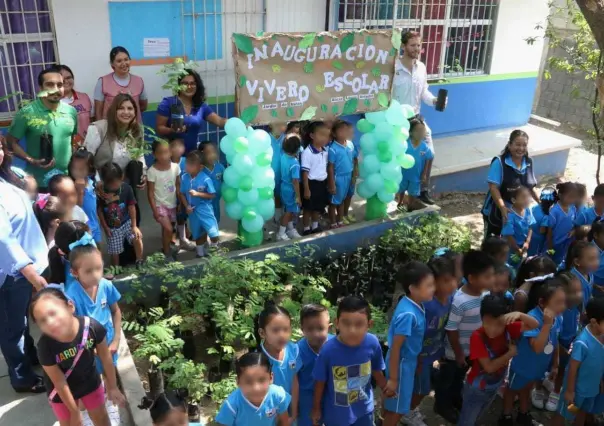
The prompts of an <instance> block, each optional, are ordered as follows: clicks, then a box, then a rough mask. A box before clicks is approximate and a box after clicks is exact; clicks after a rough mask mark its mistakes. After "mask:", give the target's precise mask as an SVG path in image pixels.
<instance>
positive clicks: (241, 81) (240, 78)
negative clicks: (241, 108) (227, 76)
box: [239, 75, 247, 87]
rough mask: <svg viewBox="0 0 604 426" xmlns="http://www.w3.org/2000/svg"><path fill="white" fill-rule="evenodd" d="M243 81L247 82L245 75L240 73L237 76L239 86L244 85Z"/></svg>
mask: <svg viewBox="0 0 604 426" xmlns="http://www.w3.org/2000/svg"><path fill="white" fill-rule="evenodd" d="M245 83H247V77H246V76H244V75H240V76H239V87H243V86H245Z"/></svg>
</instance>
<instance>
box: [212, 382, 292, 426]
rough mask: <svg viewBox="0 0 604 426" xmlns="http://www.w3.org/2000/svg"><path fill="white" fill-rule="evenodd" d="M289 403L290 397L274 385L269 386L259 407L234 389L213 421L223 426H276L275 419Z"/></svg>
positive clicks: (284, 410) (285, 409) (283, 411)
mask: <svg viewBox="0 0 604 426" xmlns="http://www.w3.org/2000/svg"><path fill="white" fill-rule="evenodd" d="M290 402H291V396H290V395H289V394H288V393H287V392H285V390H283V388H282V387H281V386H277V385H275V384H272V385H270V386H269V388H268V393H267V394H266V396H265V397H264V399H263V400H262V404H260V406H259V407H256V406H255V405H254V404H252V403H251V402H250V401H248V399H247V398H246V397H245V396H244V395H243V393H242V392H241V390H240V389H236V390H235V391H233V392H232V393H231V394H230V395H229V396H228V397H227V399H225V400H224V402H223V403H222V406H221V407H220V410H219V411H218V414H217V415H216V419H215V421H216V423H219V424H221V425H225V426H276V425H277V418H278V417H279V415H281V414H283V413H285V412H286V411H287V409H288V407H289V404H290Z"/></svg>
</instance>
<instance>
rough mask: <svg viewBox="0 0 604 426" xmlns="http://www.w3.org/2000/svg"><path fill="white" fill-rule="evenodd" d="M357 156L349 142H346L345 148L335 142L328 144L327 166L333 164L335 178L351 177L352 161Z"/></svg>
mask: <svg viewBox="0 0 604 426" xmlns="http://www.w3.org/2000/svg"><path fill="white" fill-rule="evenodd" d="M357 156H358V154H357V151H356V150H355V149H354V144H353V143H352V142H351V141H346V146H344V145H342V144H340V143H338V142H336V141H333V142H332V143H331V144H329V150H328V154H327V161H328V162H329V164H333V167H334V173H335V175H336V176H341V175H343V176H346V175H351V174H352V171H353V170H354V160H355V158H357Z"/></svg>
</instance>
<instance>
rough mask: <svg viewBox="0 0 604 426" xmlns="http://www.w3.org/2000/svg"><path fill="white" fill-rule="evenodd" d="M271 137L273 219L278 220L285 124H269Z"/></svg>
mask: <svg viewBox="0 0 604 426" xmlns="http://www.w3.org/2000/svg"><path fill="white" fill-rule="evenodd" d="M268 127H269V130H270V132H269V134H270V135H271V147H272V148H273V159H272V160H271V168H272V169H273V172H275V195H274V196H275V219H277V220H279V218H280V216H281V215H280V212H279V209H280V208H281V207H282V205H281V196H280V195H281V156H282V155H283V149H282V146H281V145H282V144H283V141H284V140H285V129H286V125H285V123H271V124H270V125H269V126H268Z"/></svg>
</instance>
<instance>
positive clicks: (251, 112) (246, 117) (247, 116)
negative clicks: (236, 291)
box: [239, 105, 258, 124]
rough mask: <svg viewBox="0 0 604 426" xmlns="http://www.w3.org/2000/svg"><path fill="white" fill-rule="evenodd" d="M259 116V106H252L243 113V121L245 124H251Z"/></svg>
mask: <svg viewBox="0 0 604 426" xmlns="http://www.w3.org/2000/svg"><path fill="white" fill-rule="evenodd" d="M257 115H258V105H251V106H249V107H247V108H246V109H244V110H243V112H242V113H241V117H239V118H241V121H243V122H244V123H245V124H248V123H251V122H252V121H253V120H254V119H255V118H256V116H257Z"/></svg>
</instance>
